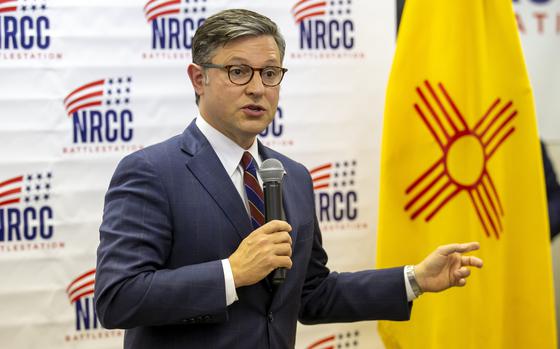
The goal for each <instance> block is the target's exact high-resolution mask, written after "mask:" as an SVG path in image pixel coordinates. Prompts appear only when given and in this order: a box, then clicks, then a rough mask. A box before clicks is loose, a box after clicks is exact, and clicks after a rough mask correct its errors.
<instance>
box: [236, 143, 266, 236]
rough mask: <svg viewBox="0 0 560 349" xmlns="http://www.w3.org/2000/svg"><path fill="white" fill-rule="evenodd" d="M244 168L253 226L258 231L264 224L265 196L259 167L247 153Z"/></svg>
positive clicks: (243, 161) (243, 158)
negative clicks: (259, 176) (258, 171)
mask: <svg viewBox="0 0 560 349" xmlns="http://www.w3.org/2000/svg"><path fill="white" fill-rule="evenodd" d="M241 166H243V170H244V172H243V184H244V185H245V192H246V193H247V199H248V201H249V210H250V212H251V224H252V225H253V229H257V228H258V227H260V226H261V225H263V224H264V194H263V191H262V189H261V186H260V184H259V181H258V179H257V166H256V163H255V159H253V157H252V156H251V153H249V152H248V151H246V152H245V153H244V154H243V157H242V158H241Z"/></svg>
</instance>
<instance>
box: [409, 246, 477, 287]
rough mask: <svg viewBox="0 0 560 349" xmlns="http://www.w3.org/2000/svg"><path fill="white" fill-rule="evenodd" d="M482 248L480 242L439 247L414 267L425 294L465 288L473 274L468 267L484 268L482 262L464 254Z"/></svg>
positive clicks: (417, 279)
mask: <svg viewBox="0 0 560 349" xmlns="http://www.w3.org/2000/svg"><path fill="white" fill-rule="evenodd" d="M479 248H480V244H479V243H478V242H469V243H464V244H450V245H444V246H440V247H438V248H437V249H436V250H435V251H434V252H432V253H431V254H430V255H428V257H426V258H425V259H424V260H423V261H422V262H420V264H418V265H416V266H415V267H414V271H415V274H416V281H417V282H418V285H419V286H420V288H421V289H422V291H423V292H440V291H443V290H446V289H448V288H450V287H453V286H465V284H466V283H467V280H466V278H467V277H468V276H469V275H470V274H471V271H470V269H469V268H468V267H476V268H482V260H481V259H480V258H477V257H474V256H464V255H463V253H466V252H470V251H475V250H478V249H479Z"/></svg>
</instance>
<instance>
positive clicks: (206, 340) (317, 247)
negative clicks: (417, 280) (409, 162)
mask: <svg viewBox="0 0 560 349" xmlns="http://www.w3.org/2000/svg"><path fill="white" fill-rule="evenodd" d="M259 152H260V155H261V157H262V158H263V159H267V158H271V157H272V158H276V159H278V160H280V161H281V162H282V164H283V165H284V168H285V169H286V172H287V175H286V176H285V177H284V181H283V196H284V210H285V213H286V218H287V221H288V222H289V223H290V225H291V226H292V229H293V231H292V233H291V235H292V239H293V245H292V249H293V256H292V261H293V267H292V269H291V270H289V271H288V276H287V278H286V281H285V283H284V284H282V285H281V286H280V287H279V288H278V289H277V290H276V291H275V292H273V291H271V289H270V288H269V287H268V285H267V283H266V282H259V283H257V284H255V285H252V286H247V287H241V288H238V289H237V294H238V297H239V300H238V301H237V302H235V303H233V304H232V305H230V306H226V298H225V285H224V276H223V270H222V264H221V259H224V258H228V257H229V256H230V255H231V254H232V253H233V252H234V251H235V250H236V249H237V247H238V246H239V244H240V243H241V241H242V239H244V238H245V237H246V236H247V235H248V234H249V233H250V232H251V231H252V228H251V224H250V221H249V217H248V214H247V211H246V209H245V206H244V204H243V201H242V199H241V197H240V195H239V193H238V192H237V190H236V189H235V186H234V185H233V183H232V181H231V179H230V178H229V175H228V174H227V173H226V171H225V169H224V168H223V166H222V164H221V162H220V160H219V159H218V156H217V155H216V153H215V152H214V150H213V149H212V147H211V146H210V144H209V143H208V141H207V140H206V138H205V137H204V136H203V134H202V133H201V132H200V131H199V130H198V128H197V127H196V125H195V124H194V122H193V123H191V125H190V126H189V127H188V128H187V129H186V130H185V131H184V133H183V134H182V135H178V136H176V137H173V138H171V139H169V140H167V141H165V142H163V143H160V144H157V145H154V146H151V147H148V148H145V149H143V150H140V151H138V152H136V153H133V154H131V155H129V156H127V157H125V158H124V159H123V160H122V161H121V162H120V164H119V165H118V167H117V169H116V171H115V174H114V176H113V178H112V180H111V184H110V187H109V190H108V192H107V195H106V199H105V209H104V215H103V223H102V225H101V228H100V237H101V241H100V245H99V248H98V252H97V253H98V255H97V275H96V285H95V300H96V310H97V315H98V317H99V320H100V322H101V324H102V325H103V326H104V327H105V328H124V329H127V331H126V334H125V340H124V342H125V345H124V346H125V348H135V349H136V348H154V349H155V348H165V349H171V348H293V346H294V343H295V333H296V322H297V320H298V319H299V320H300V321H301V322H303V323H322V322H348V321H358V320H370V319H371V320H373V319H393V320H406V319H408V318H409V316H410V304H409V303H408V302H407V298H406V291H405V285H404V279H403V270H402V268H393V269H385V270H376V271H363V272H357V273H336V272H330V271H329V269H328V268H327V267H326V263H327V255H326V253H325V251H324V250H323V247H322V241H321V233H320V230H319V226H318V223H317V219H316V217H315V209H314V200H313V189H312V188H313V187H312V182H311V178H310V176H309V173H308V171H307V170H306V169H305V167H304V166H303V165H301V164H299V163H297V162H294V161H293V160H290V159H289V158H287V157H285V156H283V155H281V154H279V153H277V152H275V151H273V150H271V149H269V148H266V147H264V146H262V145H260V144H259Z"/></svg>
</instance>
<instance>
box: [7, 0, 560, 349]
mask: <svg viewBox="0 0 560 349" xmlns="http://www.w3.org/2000/svg"><path fill="white" fill-rule="evenodd" d="M298 2H299V1H297V0H289V1H266V0H253V1H242V0H239V1H233V0H231V1H226V0H183V1H181V2H179V3H175V2H173V4H167V2H165V1H157V0H156V1H149V0H96V1H86V0H9V1H0V121H1V126H0V140H1V144H2V146H1V147H0V273H1V275H2V276H3V280H2V283H0V305H1V306H0V346H1V347H2V348H11V349H20V348H21V349H23V348H37V347H41V348H96V349H101V348H120V347H122V340H123V331H121V330H111V331H108V330H104V329H103V328H101V326H100V324H99V322H98V320H97V317H96V314H95V311H94V308H93V290H94V287H95V256H96V248H97V245H98V241H99V232H98V229H99V225H100V223H101V215H102V210H103V198H104V194H105V191H106V189H107V187H108V183H109V180H110V178H111V175H112V173H113V171H114V169H115V167H116V164H117V162H118V161H119V160H120V159H121V158H122V157H124V156H125V155H126V154H129V153H131V152H133V151H136V150H138V149H141V148H143V147H146V146H148V145H150V144H153V143H156V142H159V141H161V140H164V139H166V138H168V137H170V136H173V135H175V134H179V133H181V132H182V131H183V129H184V128H185V127H186V126H187V125H188V123H189V122H190V121H191V120H192V119H193V118H194V117H196V115H197V108H196V105H195V103H194V92H193V90H192V88H191V86H190V82H189V81H188V77H187V74H186V67H187V65H188V63H190V62H191V52H190V49H191V45H192V36H193V34H194V32H195V30H196V28H198V26H199V25H200V24H201V23H202V22H203V21H204V19H205V18H206V17H208V16H210V15H212V14H214V13H216V12H218V11H220V10H223V9H226V8H234V7H235V8H236V7H241V8H248V9H251V10H255V11H257V12H260V13H263V14H265V15H267V16H269V17H270V18H272V19H273V20H274V21H275V22H277V23H278V25H279V27H280V28H281V31H282V33H283V34H284V36H285V38H286V41H287V52H286V57H285V62H284V66H285V67H287V68H288V69H289V72H288V73H287V75H286V77H285V79H284V81H283V83H282V92H281V98H280V104H279V107H278V111H277V114H276V118H275V120H274V122H273V123H272V124H271V125H270V126H269V127H268V128H267V129H266V130H265V131H263V133H262V134H261V136H260V138H261V140H262V141H263V142H264V143H265V144H266V145H269V146H271V147H273V148H275V149H277V150H279V151H280V152H283V153H285V154H287V155H288V156H291V157H292V158H294V159H296V160H297V161H299V162H302V163H304V164H305V165H306V166H307V167H308V169H309V170H310V172H311V174H312V176H313V182H314V186H315V198H316V207H317V215H318V217H319V220H320V225H321V228H322V231H323V239H324V245H325V248H326V249H327V251H328V252H329V256H330V258H329V266H330V267H331V269H332V270H337V271H355V270H361V269H365V268H373V267H374V263H373V261H374V260H375V255H374V251H375V239H376V232H375V227H376V225H377V217H376V215H377V194H378V182H379V180H378V173H379V169H378V164H379V153H380V149H379V147H380V136H381V127H382V114H383V104H384V94H385V87H386V82H387V78H388V74H389V70H390V66H391V60H392V56H393V51H394V45H395V44H394V43H395V32H396V4H395V3H394V2H393V1H368V0H329V1H324V2H322V5H321V6H322V8H321V11H319V12H320V13H319V14H311V13H308V12H306V11H299V10H301V8H298ZM164 3H166V5H164ZM558 3H559V2H558V1H553V0H550V1H521V0H519V1H517V2H516V5H517V6H516V9H517V10H518V12H519V14H518V18H519V19H520V23H521V20H522V21H523V23H524V24H523V28H524V29H523V30H522V32H523V31H524V40H525V42H524V43H525V47H526V51H530V52H532V51H535V52H539V53H536V56H535V57H532V56H531V55H530V54H529V55H528V62H529V63H530V65H531V64H532V65H535V66H539V68H538V69H535V70H534V71H531V73H533V74H535V76H536V75H539V77H540V79H542V80H543V81H545V83H543V84H544V87H542V90H541V88H540V87H539V88H536V90H537V92H538V96H539V97H537V102H541V103H539V109H540V114H542V115H546V117H545V118H544V119H543V120H544V121H542V123H541V125H544V126H545V127H544V128H545V129H548V128H549V129H550V130H551V131H549V132H550V133H549V134H548V136H550V137H553V136H554V137H558V134H557V132H558V130H559V129H560V128H559V127H558V122H559V121H558V118H556V119H554V116H555V115H558V112H559V110H558V109H559V108H560V106H559V105H558V104H557V103H556V104H554V103H553V102H554V98H555V97H556V96H555V95H554V91H558V86H557V85H558V84H559V81H560V76H559V75H558V70H555V71H554V72H555V73H554V74H555V75H554V74H550V71H549V70H548V69H549V68H547V66H546V65H542V61H543V57H542V55H543V53H540V52H543V51H545V53H544V56H545V57H544V59H545V62H546V63H547V64H548V65H555V64H557V63H556V62H557V57H558V49H559V48H558V45H557V43H558V37H559V32H560V19H559V18H560V17H559V15H558V9H559V7H558V6H559V5H558ZM159 5H161V6H162V7H158V6H159ZM541 12H545V15H544V17H543V16H541V15H539V13H541ZM539 16H540V17H539ZM539 18H541V19H539ZM542 18H544V19H542ZM520 28H521V24H520ZM551 41H552V42H555V45H554V46H553V47H550V45H549V44H548V43H549V42H551ZM547 72H548V73H547ZM541 119H542V118H541ZM554 132H556V133H554ZM373 287H374V286H373ZM296 346H297V348H306V349H319V348H338V347H344V348H368V349H370V348H382V347H383V345H382V344H381V341H380V339H379V337H378V335H377V333H376V325H375V323H373V322H364V323H351V324H331V325H320V326H319V325H318V326H300V327H299V329H298V337H297V344H296Z"/></svg>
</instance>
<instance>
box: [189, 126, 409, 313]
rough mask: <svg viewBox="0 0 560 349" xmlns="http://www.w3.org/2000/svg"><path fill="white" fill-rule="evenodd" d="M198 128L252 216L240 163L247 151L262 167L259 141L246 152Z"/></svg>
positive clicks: (230, 290)
mask: <svg viewBox="0 0 560 349" xmlns="http://www.w3.org/2000/svg"><path fill="white" fill-rule="evenodd" d="M196 126H197V127H198V129H199V130H200V132H202V134H203V135H204V137H206V139H207V140H208V142H209V143H210V145H211V146H212V149H214V152H215V153H216V155H218V159H220V162H221V163H222V165H223V166H224V169H225V170H226V172H227V174H228V175H229V177H230V179H231V181H232V182H233V185H234V186H235V188H236V189H237V191H238V192H239V195H240V196H241V198H242V199H243V202H244V203H245V209H246V210H247V213H248V214H249V215H250V214H251V213H250V210H249V201H248V200H247V193H246V192H245V184H244V183H243V168H242V166H241V164H240V162H241V158H242V157H243V153H244V152H245V151H248V152H249V153H251V155H252V156H253V158H254V159H255V161H256V162H257V168H258V167H260V165H261V164H262V160H261V157H260V155H259V149H258V143H257V141H256V140H255V142H253V144H252V145H251V147H250V148H249V149H247V150H245V149H243V148H242V147H240V146H239V145H238V144H237V143H235V142H234V141H232V140H231V139H229V138H228V137H227V136H226V135H224V134H223V133H221V132H220V131H218V130H216V129H215V128H214V127H212V126H211V125H210V124H209V123H208V122H207V121H206V120H204V118H202V117H197V118H196ZM257 177H258V180H259V183H260V184H261V185H262V180H261V178H260V175H259V174H258V171H257ZM222 266H223V269H224V280H225V289H226V304H227V305H230V304H232V303H233V302H235V301H237V300H238V298H237V292H236V291H235V282H234V280H233V273H232V271H231V266H230V264H229V260H228V259H227V258H226V259H222ZM403 277H404V282H405V288H406V295H407V298H408V301H412V300H413V299H415V298H416V296H415V295H414V292H413V291H412V287H411V286H410V283H409V281H408V278H407V277H406V275H405V274H404V271H403Z"/></svg>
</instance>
